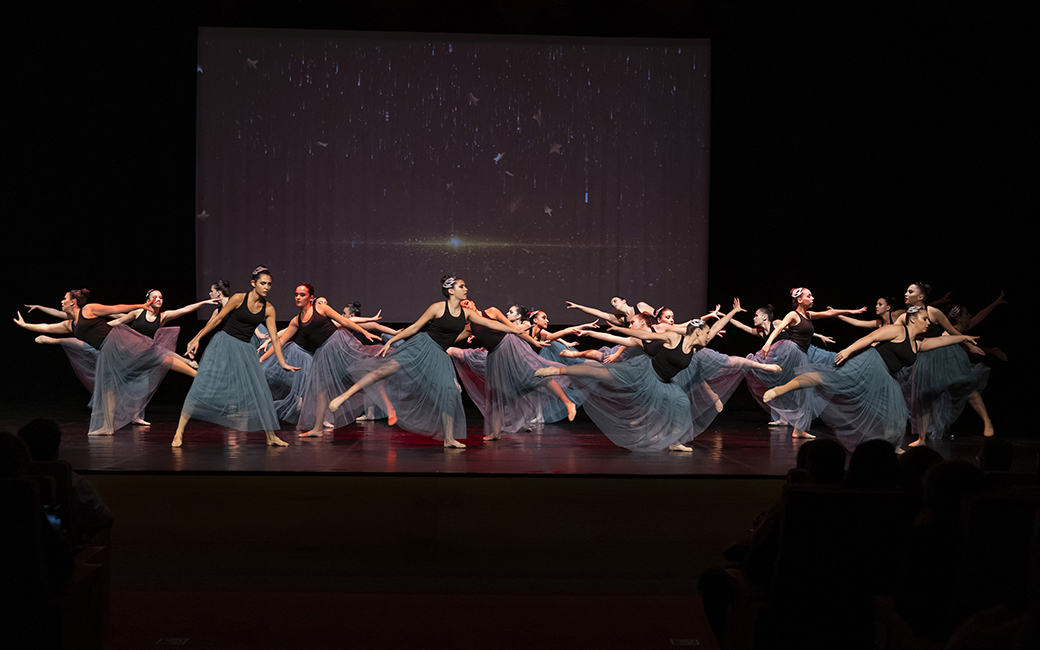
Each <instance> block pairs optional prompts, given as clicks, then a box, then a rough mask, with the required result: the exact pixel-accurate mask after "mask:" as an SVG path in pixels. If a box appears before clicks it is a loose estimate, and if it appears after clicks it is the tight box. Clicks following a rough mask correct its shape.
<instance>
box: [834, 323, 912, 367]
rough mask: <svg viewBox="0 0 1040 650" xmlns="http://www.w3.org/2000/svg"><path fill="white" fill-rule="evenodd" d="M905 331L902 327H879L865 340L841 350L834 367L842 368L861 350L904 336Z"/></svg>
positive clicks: (835, 358) (835, 356)
mask: <svg viewBox="0 0 1040 650" xmlns="http://www.w3.org/2000/svg"><path fill="white" fill-rule="evenodd" d="M904 331H905V330H904V329H903V327H902V326H900V325H885V326H884V327H879V328H878V329H876V330H874V331H873V332H871V333H870V334H867V335H866V336H864V337H863V338H861V339H859V340H857V341H856V342H855V343H853V344H852V345H850V346H849V347H847V348H845V349H844V350H840V351H839V352H838V353H837V354H835V355H834V365H836V366H840V365H841V364H843V363H845V361H846V360H848V359H849V357H851V356H853V355H854V354H856V353H857V352H859V351H860V350H865V349H866V348H869V347H870V346H872V345H874V344H875V343H882V342H884V341H891V340H892V339H894V338H896V337H897V336H899V335H900V334H902V333H903V332H904Z"/></svg>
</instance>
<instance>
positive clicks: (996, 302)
mask: <svg viewBox="0 0 1040 650" xmlns="http://www.w3.org/2000/svg"><path fill="white" fill-rule="evenodd" d="M1005 303H1007V301H1006V300H1004V292H1003V291H1001V292H1000V296H998V297H997V299H996V300H994V301H993V304H991V305H990V306H989V307H986V308H985V309H983V310H982V311H980V312H979V313H977V314H975V315H974V316H972V318H971V322H969V323H968V326H967V327H965V328H964V331H965V332H967V331H968V330H970V329H971V328H973V327H975V326H976V325H978V324H979V323H981V322H982V319H983V318H985V317H986V316H989V313H990V312H991V311H993V308H994V307H996V306H997V305H1003V304H1005ZM62 313H64V312H62Z"/></svg>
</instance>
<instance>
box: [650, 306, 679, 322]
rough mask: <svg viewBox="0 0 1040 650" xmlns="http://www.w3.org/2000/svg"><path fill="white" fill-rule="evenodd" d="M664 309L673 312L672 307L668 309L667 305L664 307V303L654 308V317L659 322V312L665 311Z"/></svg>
mask: <svg viewBox="0 0 1040 650" xmlns="http://www.w3.org/2000/svg"><path fill="white" fill-rule="evenodd" d="M666 311H670V312H672V313H673V314H674V313H675V310H674V309H669V308H668V307H665V306H664V305H661V306H660V307H658V308H657V309H655V310H654V318H656V319H657V322H659V323H660V322H661V314H663V313H665V312H666Z"/></svg>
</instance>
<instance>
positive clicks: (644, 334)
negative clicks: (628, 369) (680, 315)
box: [590, 325, 675, 343]
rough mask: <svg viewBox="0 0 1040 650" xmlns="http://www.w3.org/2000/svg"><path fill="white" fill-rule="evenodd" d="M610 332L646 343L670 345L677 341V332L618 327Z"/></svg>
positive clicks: (613, 326) (612, 328)
mask: <svg viewBox="0 0 1040 650" xmlns="http://www.w3.org/2000/svg"><path fill="white" fill-rule="evenodd" d="M610 331H611V332H617V333H618V334H621V335H622V336H632V337H635V338H638V339H643V340H644V341H665V342H669V343H670V342H672V341H674V340H675V332H654V331H652V330H651V331H647V330H634V329H631V328H628V327H618V326H616V325H611V327H610ZM590 333H591V332H590Z"/></svg>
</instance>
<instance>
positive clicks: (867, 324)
mask: <svg viewBox="0 0 1040 650" xmlns="http://www.w3.org/2000/svg"><path fill="white" fill-rule="evenodd" d="M838 319H839V320H841V321H842V322H843V323H848V324H849V325H852V326H853V327H862V328H863V329H868V330H876V329H877V328H879V327H881V325H880V324H879V323H880V321H878V319H876V318H875V319H874V320H860V319H858V318H850V317H848V316H846V315H845V314H838Z"/></svg>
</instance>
